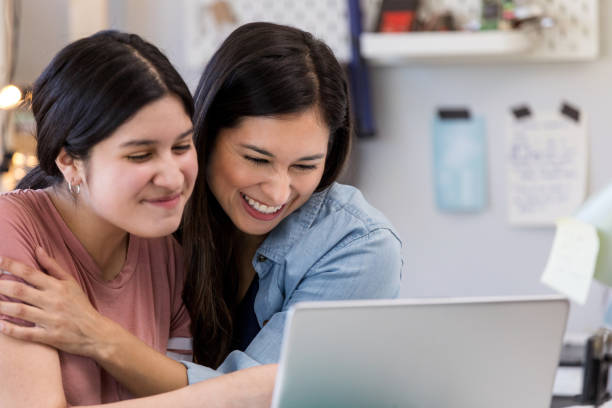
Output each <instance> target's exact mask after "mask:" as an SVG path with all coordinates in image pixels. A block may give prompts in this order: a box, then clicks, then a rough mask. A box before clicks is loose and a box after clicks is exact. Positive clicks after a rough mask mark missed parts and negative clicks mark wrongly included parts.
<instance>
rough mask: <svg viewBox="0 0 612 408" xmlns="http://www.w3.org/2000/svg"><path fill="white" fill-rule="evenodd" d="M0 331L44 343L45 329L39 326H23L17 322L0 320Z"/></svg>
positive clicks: (11, 335)
mask: <svg viewBox="0 0 612 408" xmlns="http://www.w3.org/2000/svg"><path fill="white" fill-rule="evenodd" d="M0 333H2V334H5V335H7V336H10V337H13V338H15V339H19V340H23V341H34V342H37V343H43V344H46V343H45V341H44V338H45V330H44V329H43V328H41V327H37V326H34V327H23V326H19V325H17V324H14V323H11V322H7V321H6V320H0Z"/></svg>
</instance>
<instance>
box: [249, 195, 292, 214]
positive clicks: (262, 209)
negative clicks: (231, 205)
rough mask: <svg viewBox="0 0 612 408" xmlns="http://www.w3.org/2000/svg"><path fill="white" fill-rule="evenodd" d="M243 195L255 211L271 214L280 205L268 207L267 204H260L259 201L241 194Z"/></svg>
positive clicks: (279, 207)
mask: <svg viewBox="0 0 612 408" xmlns="http://www.w3.org/2000/svg"><path fill="white" fill-rule="evenodd" d="M242 196H243V197H244V199H245V200H246V202H247V203H249V205H250V206H251V207H252V208H254V209H256V210H257V211H259V212H260V213H263V214H273V213H275V212H277V211H278V210H280V209H281V207H282V205H279V206H276V207H269V206H267V205H264V204H260V203H259V202H257V201H255V200H253V199H252V198H251V197H249V196H248V195H246V194H243V195H242Z"/></svg>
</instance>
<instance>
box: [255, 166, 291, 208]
mask: <svg viewBox="0 0 612 408" xmlns="http://www.w3.org/2000/svg"><path fill="white" fill-rule="evenodd" d="M261 188H262V191H263V193H264V194H265V198H266V199H267V200H268V202H267V203H266V204H268V205H272V206H277V205H282V204H285V203H286V202H287V201H288V200H289V196H290V195H291V179H290V177H289V175H288V174H276V175H275V176H274V177H273V178H272V179H270V180H268V181H267V182H265V183H263V185H262V186H261Z"/></svg>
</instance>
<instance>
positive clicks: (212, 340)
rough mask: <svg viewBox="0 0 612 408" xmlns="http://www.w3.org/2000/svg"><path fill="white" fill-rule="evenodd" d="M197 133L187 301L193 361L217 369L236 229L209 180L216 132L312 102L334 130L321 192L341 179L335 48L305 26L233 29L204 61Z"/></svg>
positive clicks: (341, 87)
mask: <svg viewBox="0 0 612 408" xmlns="http://www.w3.org/2000/svg"><path fill="white" fill-rule="evenodd" d="M195 106H196V108H195V111H196V114H195V116H194V139H195V145H196V149H197V152H198V161H199V166H200V167H199V168H200V173H199V175H198V179H197V181H196V185H195V189H194V193H193V196H192V199H191V201H190V203H188V205H187V208H186V210H185V218H184V224H183V236H182V239H183V245H184V248H185V253H186V259H187V260H188V261H187V263H188V272H187V282H186V285H185V290H184V293H183V299H184V301H185V304H186V306H187V310H189V313H190V314H191V320H192V333H193V337H194V358H195V361H196V362H198V363H200V364H204V365H207V366H210V367H217V366H218V365H219V364H220V363H221V362H222V361H223V360H224V358H225V357H226V356H227V354H228V353H229V352H230V351H231V350H230V347H231V339H232V332H233V324H232V321H233V315H234V312H235V308H236V301H235V298H236V291H237V282H238V270H237V267H236V265H235V263H234V262H235V259H236V256H235V254H236V253H237V249H235V247H234V246H235V245H234V244H235V237H236V236H237V234H236V228H235V227H234V225H233V224H232V222H231V220H230V219H229V217H228V216H227V215H226V214H225V212H224V211H223V209H222V208H221V206H220V205H219V203H218V202H217V200H216V199H215V197H214V196H213V194H212V192H211V190H210V188H209V186H208V184H207V178H206V169H207V163H208V160H209V156H210V154H211V151H212V149H213V148H214V146H215V142H216V138H217V135H218V134H219V131H220V130H221V129H224V128H231V127H233V126H236V125H238V123H239V122H240V120H241V119H243V118H245V117H247V116H278V115H286V114H291V113H300V112H304V111H306V110H308V109H309V108H315V109H317V110H318V113H319V114H320V118H321V120H322V121H323V123H325V125H327V127H328V128H329V132H330V133H329V145H328V151H327V158H326V162H325V168H324V171H323V176H322V179H321V182H320V184H319V186H318V187H317V191H320V190H323V189H325V188H327V187H328V186H329V185H330V184H331V183H333V182H334V181H335V180H336V178H337V177H338V175H339V173H340V171H341V170H342V167H343V165H344V163H345V161H346V159H347V156H348V153H349V148H350V139H351V133H352V120H351V112H350V106H349V96H348V85H347V80H346V77H345V74H344V71H343V69H342V67H341V66H340V64H339V63H338V61H337V60H336V58H335V57H334V55H333V53H332V51H331V50H330V49H329V47H328V46H327V45H325V44H324V43H323V42H321V41H319V40H317V39H315V38H313V36H312V35H311V34H309V33H307V32H304V31H301V30H299V29H296V28H292V27H287V26H281V25H276V24H271V23H251V24H246V25H243V26H241V27H239V28H238V29H236V30H235V31H234V32H233V33H232V34H230V36H229V37H228V38H227V39H226V40H225V42H224V43H223V44H222V45H221V47H220V48H219V50H218V51H217V52H216V53H215V55H214V56H213V57H212V59H211V61H210V62H209V64H208V66H207V67H206V69H205V71H204V73H203V74H202V78H201V79H200V83H199V85H198V88H197V90H196V94H195Z"/></svg>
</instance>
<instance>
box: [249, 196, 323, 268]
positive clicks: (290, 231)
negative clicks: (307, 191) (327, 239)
mask: <svg viewBox="0 0 612 408" xmlns="http://www.w3.org/2000/svg"><path fill="white" fill-rule="evenodd" d="M332 187H333V185H332V186H330V187H328V188H326V189H325V190H323V191H320V192H318V193H314V194H313V195H312V196H311V197H310V198H309V199H308V201H306V202H305V203H304V204H303V205H302V206H301V207H300V208H298V209H297V210H295V211H294V212H293V213H292V214H289V216H287V217H286V218H285V219H284V220H282V221H281V222H280V223H279V224H278V225H277V226H276V227H275V228H274V229H273V230H272V231H271V232H270V233H269V234H268V236H267V237H266V239H265V240H264V242H263V243H262V244H261V245H260V246H259V248H258V249H257V251H256V252H255V256H254V258H253V263H254V264H255V262H256V260H257V259H258V258H259V257H260V256H264V257H266V258H267V259H269V260H271V261H273V262H275V263H277V264H280V263H282V262H283V260H284V259H285V256H286V255H287V253H288V252H289V251H290V250H291V248H293V247H294V246H295V245H296V244H297V243H298V242H299V241H300V239H301V238H302V236H303V235H304V234H305V233H306V231H307V230H308V229H309V228H310V227H311V226H312V224H313V223H314V221H315V219H316V217H317V214H318V213H319V210H320V208H321V206H322V205H323V202H324V201H325V197H326V196H327V193H328V192H329V190H330V189H331V188H332ZM255 270H258V268H255Z"/></svg>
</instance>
